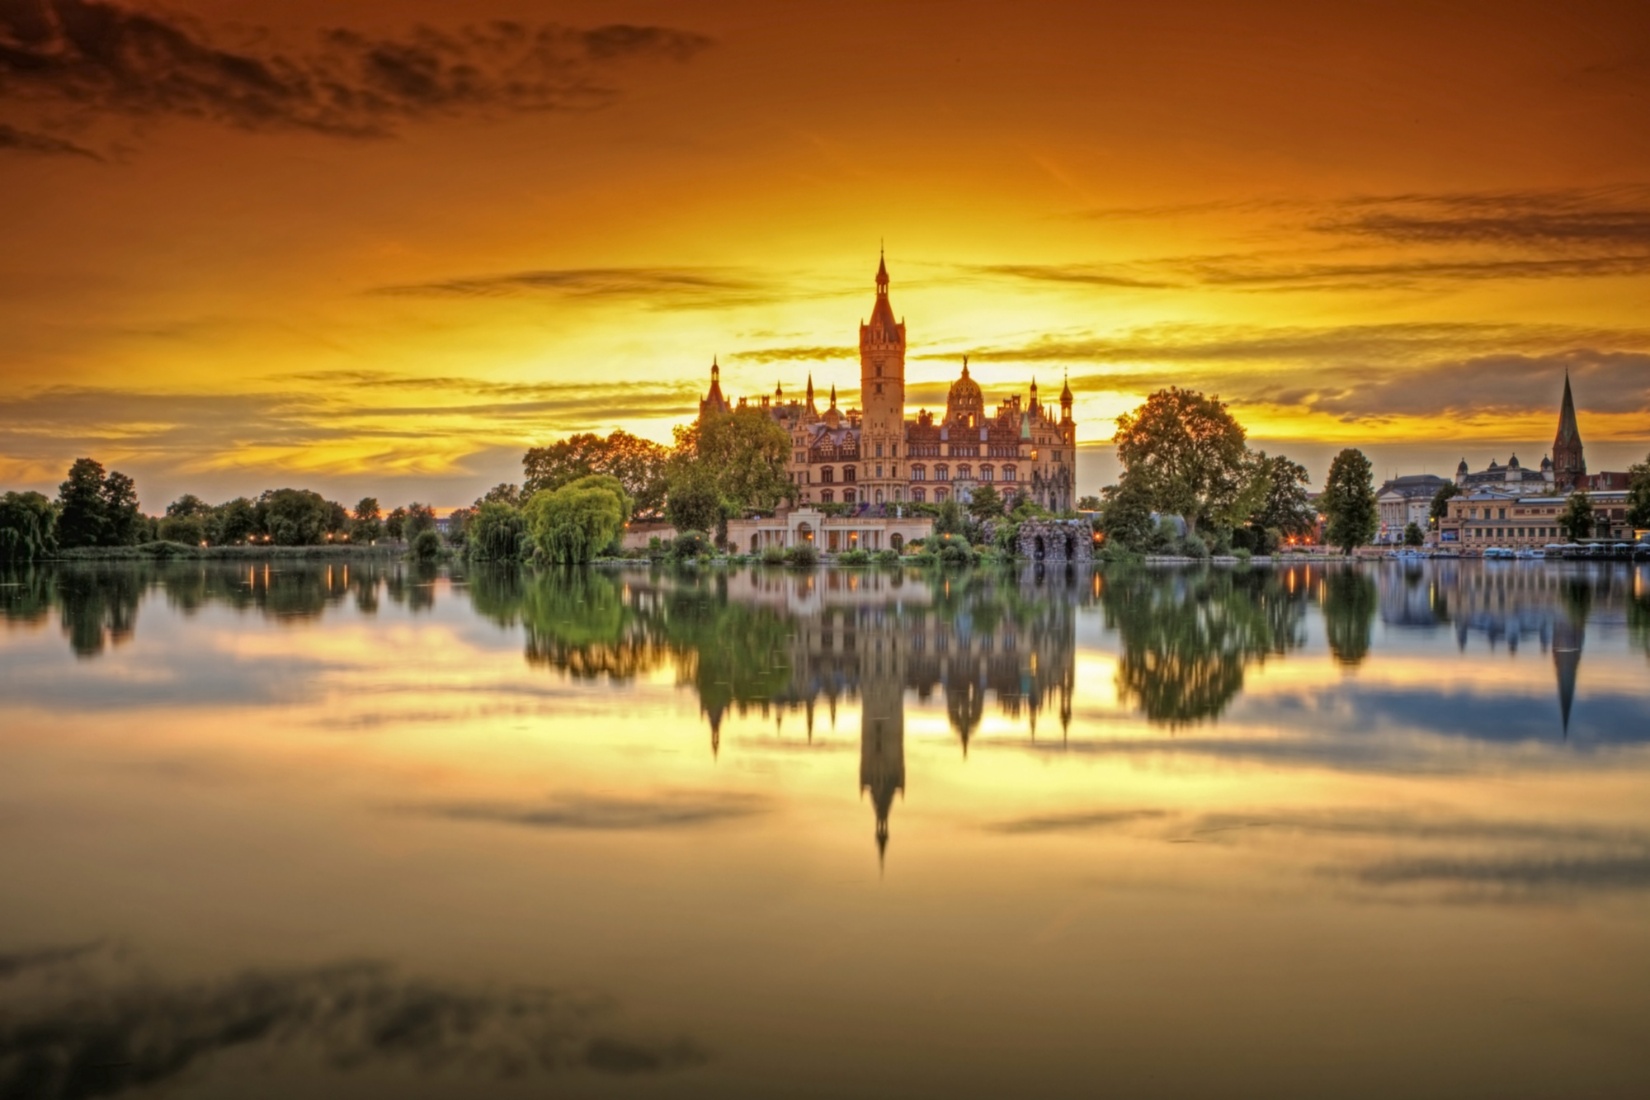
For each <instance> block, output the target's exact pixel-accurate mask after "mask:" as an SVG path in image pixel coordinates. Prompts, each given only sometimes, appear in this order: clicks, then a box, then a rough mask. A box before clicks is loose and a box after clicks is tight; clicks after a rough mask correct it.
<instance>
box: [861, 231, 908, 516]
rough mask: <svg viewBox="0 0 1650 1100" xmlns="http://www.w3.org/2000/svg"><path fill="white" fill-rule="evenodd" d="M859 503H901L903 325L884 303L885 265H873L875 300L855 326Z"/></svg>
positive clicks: (885, 301) (903, 388)
mask: <svg viewBox="0 0 1650 1100" xmlns="http://www.w3.org/2000/svg"><path fill="white" fill-rule="evenodd" d="M859 382H860V405H861V413H860V442H859V448H860V449H859V459H860V469H861V471H862V472H861V474H860V478H859V483H860V489H861V493H860V499H861V500H863V501H867V502H869V503H871V504H890V505H891V504H895V503H899V502H901V501H903V500H904V499H905V478H904V477H902V476H901V473H902V471H903V469H904V466H905V457H906V456H904V455H901V454H900V450H901V448H902V446H903V444H904V441H905V324H904V322H900V321H895V320H894V307H893V306H892V305H890V304H889V302H888V264H887V261H886V260H885V259H881V258H879V260H878V262H877V299H876V304H875V305H874V306H873V307H872V308H871V320H870V322H869V323H868V324H863V325H860V326H859Z"/></svg>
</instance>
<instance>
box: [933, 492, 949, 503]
mask: <svg viewBox="0 0 1650 1100" xmlns="http://www.w3.org/2000/svg"><path fill="white" fill-rule="evenodd" d="M948 496H950V494H949V493H947V492H946V491H945V490H944V489H935V490H934V503H935V504H944V503H945V498H946V497H948Z"/></svg>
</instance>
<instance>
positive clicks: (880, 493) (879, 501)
mask: <svg viewBox="0 0 1650 1100" xmlns="http://www.w3.org/2000/svg"><path fill="white" fill-rule="evenodd" d="M877 503H878V504H881V503H882V490H881V489H878V490H877Z"/></svg>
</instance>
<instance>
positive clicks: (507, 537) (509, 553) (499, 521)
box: [470, 501, 527, 561]
mask: <svg viewBox="0 0 1650 1100" xmlns="http://www.w3.org/2000/svg"><path fill="white" fill-rule="evenodd" d="M526 538H527V518H526V517H525V516H523V515H522V514H521V509H519V508H515V507H512V506H511V505H509V504H505V503H503V502H500V501H486V502H485V503H483V504H482V505H481V507H479V508H477V509H476V514H475V518H474V519H473V520H471V521H470V556H471V557H472V558H475V559H477V560H478V561H515V560H516V559H518V558H520V557H521V552H522V547H523V544H524V543H525V542H526Z"/></svg>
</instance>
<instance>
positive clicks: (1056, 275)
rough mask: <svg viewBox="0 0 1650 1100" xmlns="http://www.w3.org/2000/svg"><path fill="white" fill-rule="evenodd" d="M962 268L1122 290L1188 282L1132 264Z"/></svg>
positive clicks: (974, 272) (989, 275)
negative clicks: (1155, 274)
mask: <svg viewBox="0 0 1650 1100" xmlns="http://www.w3.org/2000/svg"><path fill="white" fill-rule="evenodd" d="M960 270H961V271H962V272H963V273H964V274H967V275H975V276H984V277H987V278H1009V279H1020V280H1024V281H1028V282H1041V283H1066V284H1076V285H1079V286H1099V287H1115V288H1122V289H1141V290H1164V289H1168V288H1171V287H1177V286H1182V285H1184V284H1183V283H1182V282H1179V281H1170V280H1166V279H1163V278H1161V277H1159V278H1150V277H1146V276H1143V275H1140V274H1136V273H1133V271H1132V269H1131V268H1129V267H1128V266H1126V265H1119V264H975V265H971V266H967V267H963V268H960Z"/></svg>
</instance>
